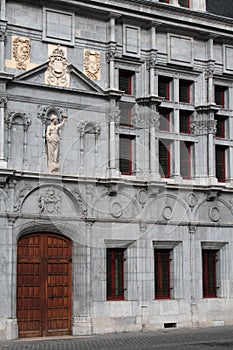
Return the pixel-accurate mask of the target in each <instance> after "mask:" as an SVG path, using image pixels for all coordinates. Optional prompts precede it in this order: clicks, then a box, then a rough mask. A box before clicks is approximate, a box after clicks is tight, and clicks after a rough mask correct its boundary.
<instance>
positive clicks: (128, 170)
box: [119, 135, 134, 175]
mask: <svg viewBox="0 0 233 350" xmlns="http://www.w3.org/2000/svg"><path fill="white" fill-rule="evenodd" d="M133 139H134V137H131V136H128V135H120V145H119V168H120V172H121V174H123V175H131V174H132V170H133V162H132V157H133Z"/></svg>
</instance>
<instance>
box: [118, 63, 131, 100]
mask: <svg viewBox="0 0 233 350" xmlns="http://www.w3.org/2000/svg"><path fill="white" fill-rule="evenodd" d="M133 74H134V73H133V72H131V71H127V70H123V69H120V70H119V90H122V91H124V92H125V94H127V95H132V94H133V82H132V80H133Z"/></svg>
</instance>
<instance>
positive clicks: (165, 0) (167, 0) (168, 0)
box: [159, 0, 170, 4]
mask: <svg viewBox="0 0 233 350" xmlns="http://www.w3.org/2000/svg"><path fill="white" fill-rule="evenodd" d="M159 2H166V3H167V4H169V3H170V0H159Z"/></svg>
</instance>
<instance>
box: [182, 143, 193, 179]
mask: <svg viewBox="0 0 233 350" xmlns="http://www.w3.org/2000/svg"><path fill="white" fill-rule="evenodd" d="M191 146H192V143H190V142H183V141H182V142H181V143H180V175H181V176H182V177H183V179H190V173H191V171H190V170H191V169H190V165H191V164H190V153H191Z"/></svg>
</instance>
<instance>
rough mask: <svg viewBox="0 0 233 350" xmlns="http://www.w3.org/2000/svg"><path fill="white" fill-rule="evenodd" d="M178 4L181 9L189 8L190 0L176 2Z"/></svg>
mask: <svg viewBox="0 0 233 350" xmlns="http://www.w3.org/2000/svg"><path fill="white" fill-rule="evenodd" d="M178 4H179V5H180V6H182V7H188V8H189V7H190V0H178Z"/></svg>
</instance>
